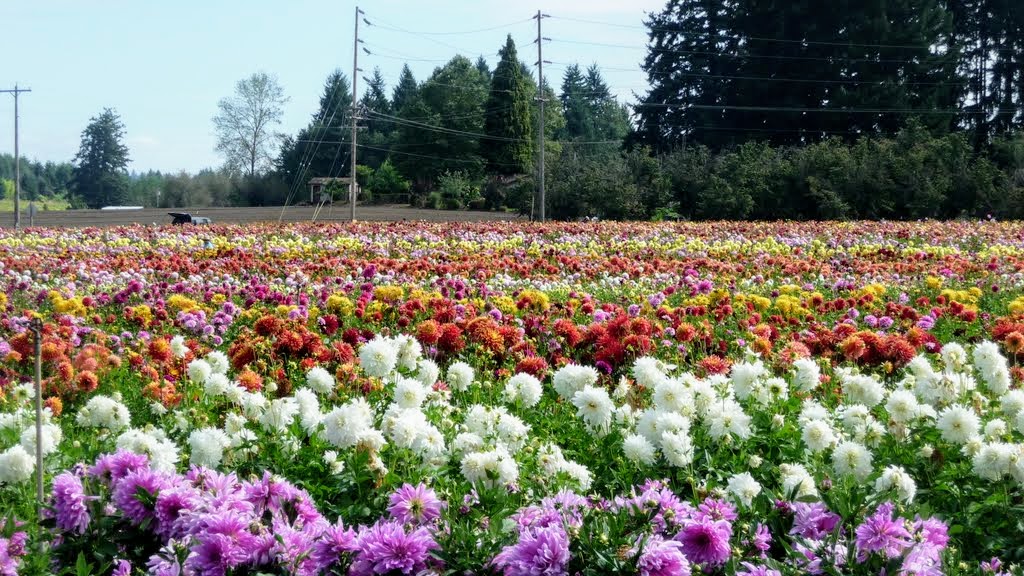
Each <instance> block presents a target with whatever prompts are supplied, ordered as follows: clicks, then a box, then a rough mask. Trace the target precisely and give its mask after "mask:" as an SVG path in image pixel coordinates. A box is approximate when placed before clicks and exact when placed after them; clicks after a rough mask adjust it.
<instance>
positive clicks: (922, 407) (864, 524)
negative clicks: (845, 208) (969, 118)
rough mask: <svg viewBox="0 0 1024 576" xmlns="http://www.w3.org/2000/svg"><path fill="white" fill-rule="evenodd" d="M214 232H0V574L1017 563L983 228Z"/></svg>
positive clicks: (998, 230)
mask: <svg viewBox="0 0 1024 576" xmlns="http://www.w3.org/2000/svg"><path fill="white" fill-rule="evenodd" d="M213 233H214V234H216V236H214V237H212V238H210V239H211V240H212V244H213V246H214V247H213V248H212V249H211V248H208V247H204V245H205V240H206V239H207V238H208V235H209V234H210V233H209V232H203V231H199V230H192V229H187V230H179V229H175V230H169V229H148V228H141V227H139V228H125V229H116V230H109V231H103V232H96V231H90V232H87V233H83V232H75V231H71V232H68V231H64V232H58V231H40V232H38V233H35V234H32V235H17V236H15V235H2V234H0V266H2V268H0V285H2V286H3V293H2V294H0V328H2V330H0V510H3V512H0V516H6V519H4V520H3V524H2V526H0V574H12V573H36V572H45V573H49V572H57V573H62V572H63V573H71V572H75V573H83V570H84V571H85V572H90V571H91V572H99V573H109V572H114V573H117V574H119V575H124V574H129V573H140V572H150V573H173V574H180V573H188V574H191V573H203V574H207V573H209V574H220V573H256V572H279V573H325V572H331V571H333V572H335V573H345V572H349V571H351V572H352V573H360V574H361V573H384V572H388V571H393V572H399V573H417V572H421V571H427V572H436V573H464V572H466V571H470V572H473V573H481V572H485V573H486V572H503V573H505V574H541V573H545V574H560V573H567V574H568V573H573V574H575V573H588V574H604V573H623V574H625V573H644V574H685V573H687V572H688V571H689V572H693V573H697V572H701V571H703V572H706V573H716V572H717V573H729V574H733V573H740V574H775V573H776V571H778V572H781V573H835V572H840V573H865V574H867V573H873V574H874V573H879V571H882V570H884V571H886V573H907V574H936V573H943V572H946V573H963V572H968V573H970V572H985V573H1001V572H1004V571H1010V572H1013V571H1014V570H1016V567H1015V566H1014V565H1012V562H1013V561H1017V560H1019V559H1020V558H1024V549H1022V547H1021V546H1020V544H1019V541H1020V538H1019V525H1020V523H1021V522H1024V517H1022V516H1021V512H1020V510H1021V509H1022V503H1024V488H1022V486H1024V458H1022V456H1024V390H1022V389H1021V382H1022V376H1024V371H1022V370H1021V368H1020V367H1019V366H1018V361H1019V360H1020V359H1022V356H1021V355H1022V353H1024V297H1022V296H1021V294H1020V285H1021V282H1022V280H1024V276H1022V275H1021V273H1020V272H1019V270H1021V269H1022V268H1024V259H1022V252H1021V248H1020V247H1019V238H1020V237H1021V234H1022V233H1024V228H1022V227H1021V226H1020V225H1018V224H1013V223H997V222H986V223H955V224H950V225H948V226H946V225H945V224H943V225H938V224H935V223H914V224H911V223H900V224H892V225H889V224H878V223H853V224H837V223H827V224H825V223H806V224H788V223H787V224H723V225H715V226H711V225H706V224H680V225H671V226H670V225H665V226H653V225H644V224H601V225H593V224H585V225H574V224H573V225H570V224H564V225H545V226H532V225H523V224H516V225H512V224H478V225H458V226H454V227H447V228H442V227H439V226H434V225H427V224H393V225H381V224H361V225H358V226H352V227H326V228H324V227H312V226H302V225H299V226H289V227H285V228H268V227H262V226H246V227H223V228H218V229H216V230H214V231H213ZM26 254H32V255H33V258H31V259H29V258H26V256H25V255H26ZM40 266H42V267H40ZM40 270H45V271H40ZM35 316H41V317H42V318H43V319H44V328H43V341H42V358H43V376H44V378H43V394H44V398H43V400H44V402H45V410H44V422H43V427H42V433H41V435H40V436H39V437H38V438H37V434H36V429H35V426H34V424H33V421H32V419H33V411H32V408H31V405H32V399H33V392H32V386H31V385H30V383H29V380H28V378H27V375H28V374H31V373H32V362H33V355H34V345H35V342H34V340H33V336H32V333H31V331H29V330H28V325H29V321H30V320H31V319H32V318H33V317H35ZM37 443H38V445H39V446H40V447H41V448H42V452H43V454H44V455H45V458H46V483H47V487H48V491H50V494H51V495H50V497H49V500H48V509H49V510H50V513H51V515H52V517H51V518H50V519H49V520H47V521H46V522H44V523H43V524H42V525H41V524H39V522H38V521H37V519H36V515H35V513H34V509H33V507H32V504H31V503H32V498H31V494H32V483H31V475H32V472H33V457H34V454H35V450H36V446H37ZM115 476H116V477H115ZM129 477H131V478H132V480H131V481H130V482H126V480H127V479H128V478H129ZM655 478H656V479H660V480H657V481H655V480H651V479H655ZM261 498H262V499H263V500H261ZM271 501H273V503H271ZM403 502H404V504H402V503H403ZM396 506H398V507H397V508H396ZM402 506H405V508H402ZM403 510H404V512H403ZM161 515H163V516H161ZM161 518H163V519H161ZM168 518H169V519H170V520H168ZM23 522H24V523H23ZM211 522H214V523H216V524H210V523H211ZM327 547H330V551H328V552H325V550H326V549H327ZM5 550H6V552H4V551H5ZM30 550H31V551H33V553H29V551H30ZM35 550H40V552H38V553H35V552H34V551H35ZM325 554H326V556H325ZM993 557H996V558H1001V559H1002V560H1003V561H1006V563H1005V564H1004V562H1002V561H1000V560H998V559H993Z"/></svg>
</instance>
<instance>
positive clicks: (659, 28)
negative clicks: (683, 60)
mask: <svg viewBox="0 0 1024 576" xmlns="http://www.w3.org/2000/svg"><path fill="white" fill-rule="evenodd" d="M552 18H555V19H558V20H568V21H571V22H581V23H584V24H597V25H600V26H610V27H613V28H630V29H639V30H651V31H657V32H675V33H677V34H686V35H687V36H700V37H709V36H711V35H710V34H707V33H697V34H691V33H689V32H684V31H683V30H679V29H677V28H667V27H662V26H644V25H636V24H622V23H617V22H602V21H600V20H588V19H585V18H570V17H568V16H552ZM715 37H719V35H717V34H716V35H715ZM743 38H745V39H748V40H757V41H758V42H780V43H786V44H800V45H812V46H816V45H821V46H848V47H854V48H887V49H888V48H891V49H905V50H927V49H930V47H929V46H921V45H912V44H866V43H862V42H843V41H841V40H836V41H825V40H803V39H801V40H794V39H791V38H767V37H764V36H744V37H743ZM991 50H993V51H999V52H1003V51H1007V52H1009V51H1012V50H1014V49H1013V48H992V49H991Z"/></svg>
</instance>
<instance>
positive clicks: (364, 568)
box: [349, 522, 439, 576]
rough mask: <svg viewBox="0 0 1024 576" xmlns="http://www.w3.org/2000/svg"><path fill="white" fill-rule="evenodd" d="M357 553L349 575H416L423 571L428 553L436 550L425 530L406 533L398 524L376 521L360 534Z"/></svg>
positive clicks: (428, 559) (428, 533) (432, 540)
mask: <svg viewBox="0 0 1024 576" xmlns="http://www.w3.org/2000/svg"><path fill="white" fill-rule="evenodd" d="M355 547H356V548H357V549H358V550H359V552H358V553H357V554H356V557H355V561H354V562H353V563H352V568H351V569H350V570H349V574H352V575H353V576H372V575H373V574H386V573H389V572H392V571H397V572H400V573H402V574H417V573H419V572H421V571H422V570H424V569H426V567H427V563H428V562H429V561H430V552H431V551H432V550H436V549H438V548H439V546H438V545H437V542H435V541H434V537H433V536H432V535H431V534H430V531H429V530H427V529H426V528H416V529H414V530H413V531H412V532H408V533H407V532H406V531H405V528H403V527H402V525H401V524H399V523H398V522H377V523H376V524H374V525H373V526H370V527H369V528H363V529H362V530H360V531H359V535H358V536H357V538H356V542H355Z"/></svg>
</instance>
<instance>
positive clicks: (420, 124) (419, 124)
mask: <svg viewBox="0 0 1024 576" xmlns="http://www.w3.org/2000/svg"><path fill="white" fill-rule="evenodd" d="M370 114H373V115H374V116H379V117H380V118H378V120H381V121H382V122H393V123H395V124H403V125H406V126H411V127H414V128H420V129H423V130H432V131H434V132H443V133H447V134H456V135H462V136H473V137H475V138H483V139H487V140H497V141H500V142H529V140H526V139H524V138H508V137H505V136H491V135H490V134H481V133H479V132H469V131H466V130H457V129H455V128H448V127H445V126H437V125H435V124H426V123H423V122H415V121H412V120H405V119H404V118H400V117H398V116H391V115H390V114H383V113H381V112H374V111H370Z"/></svg>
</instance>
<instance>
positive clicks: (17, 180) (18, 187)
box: [0, 84, 32, 230]
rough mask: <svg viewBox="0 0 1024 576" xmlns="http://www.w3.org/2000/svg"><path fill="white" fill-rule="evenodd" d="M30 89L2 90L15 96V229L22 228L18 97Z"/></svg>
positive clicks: (16, 86) (15, 86) (16, 87)
mask: <svg viewBox="0 0 1024 576" xmlns="http://www.w3.org/2000/svg"><path fill="white" fill-rule="evenodd" d="M31 91H32V89H30V88H18V85H17V84H15V85H14V89H13V90H0V92H4V93H7V94H13V95H14V229H15V230H17V229H18V228H20V227H21V156H20V155H19V154H18V95H19V94H21V93H22V92H31Z"/></svg>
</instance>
